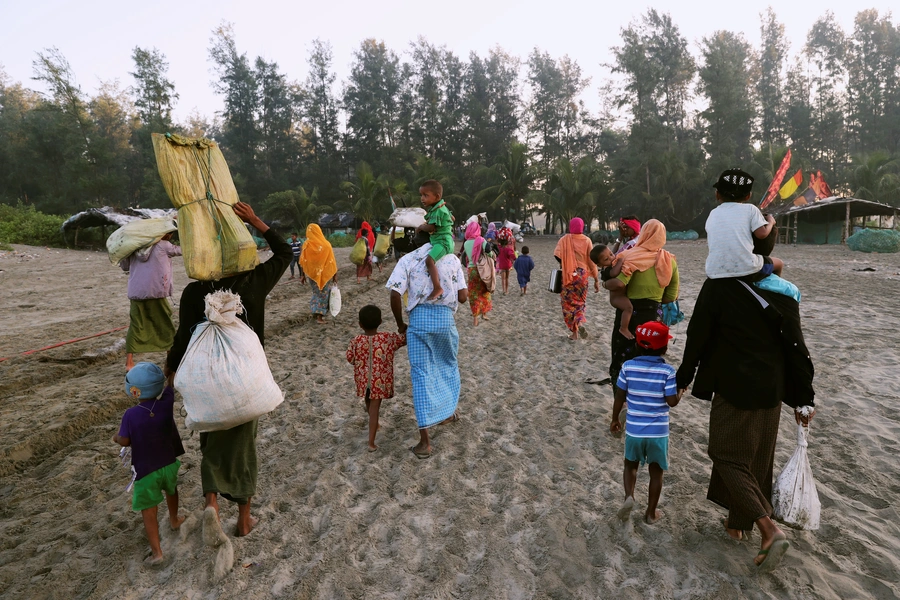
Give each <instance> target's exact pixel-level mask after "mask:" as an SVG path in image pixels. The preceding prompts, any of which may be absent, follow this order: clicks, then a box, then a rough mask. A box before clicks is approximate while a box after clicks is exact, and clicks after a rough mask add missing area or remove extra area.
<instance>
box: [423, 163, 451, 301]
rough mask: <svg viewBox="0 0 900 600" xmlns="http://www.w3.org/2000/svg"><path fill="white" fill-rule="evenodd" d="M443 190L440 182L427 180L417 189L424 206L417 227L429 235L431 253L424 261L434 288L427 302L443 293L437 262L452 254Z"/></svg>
mask: <svg viewBox="0 0 900 600" xmlns="http://www.w3.org/2000/svg"><path fill="white" fill-rule="evenodd" d="M443 195H444V188H443V186H442V185H441V184H440V182H438V181H435V180H434V179H429V180H428V181H426V182H425V183H423V184H422V187H420V188H419V199H420V200H421V201H422V204H423V205H424V206H425V211H426V212H425V223H424V224H422V225H419V227H418V228H417V230H418V231H424V232H425V233H429V234H431V240H430V241H431V252H429V253H428V258H426V259H425V266H427V267H428V276H429V277H431V285H432V286H434V289H433V290H432V292H431V294H430V295H429V296H428V300H434V299H435V298H438V297H440V296H441V294H443V293H444V290H443V288H441V280H440V277H438V269H437V261H439V260H441V259H442V258H444V257H445V256H447V255H448V254H453V233H452V229H453V215H451V214H450V209H448V208H447V205H446V203H445V202H444V200H443V199H442V196H443Z"/></svg>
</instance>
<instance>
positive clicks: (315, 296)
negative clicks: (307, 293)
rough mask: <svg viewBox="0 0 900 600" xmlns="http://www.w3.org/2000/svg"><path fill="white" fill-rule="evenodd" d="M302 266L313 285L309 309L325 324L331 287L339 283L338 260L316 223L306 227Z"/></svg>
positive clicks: (301, 259) (320, 323)
mask: <svg viewBox="0 0 900 600" xmlns="http://www.w3.org/2000/svg"><path fill="white" fill-rule="evenodd" d="M300 266H301V267H303V271H304V273H306V275H307V277H309V281H310V285H311V286H312V297H311V298H310V299H309V309H310V311H312V314H314V315H316V323H318V324H319V325H324V324H325V323H326V321H325V315H327V314H328V300H329V296H330V295H331V288H332V287H334V285H335V284H336V283H337V261H336V260H335V258H334V249H333V248H332V247H331V242H329V241H328V240H327V239H326V238H325V235H324V234H323V233H322V228H321V227H319V226H318V225H316V224H315V223H312V224H310V225H309V226H308V227H307V228H306V243H305V244H303V251H302V252H301V253H300Z"/></svg>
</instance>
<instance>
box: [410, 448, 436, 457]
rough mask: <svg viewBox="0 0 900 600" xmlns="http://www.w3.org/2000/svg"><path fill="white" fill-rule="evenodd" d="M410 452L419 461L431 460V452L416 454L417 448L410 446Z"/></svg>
mask: <svg viewBox="0 0 900 600" xmlns="http://www.w3.org/2000/svg"><path fill="white" fill-rule="evenodd" d="M409 451H410V452H412V453H413V454H415V455H416V458H418V459H419V460H424V459H426V458H431V452H416V447H415V446H410V447H409Z"/></svg>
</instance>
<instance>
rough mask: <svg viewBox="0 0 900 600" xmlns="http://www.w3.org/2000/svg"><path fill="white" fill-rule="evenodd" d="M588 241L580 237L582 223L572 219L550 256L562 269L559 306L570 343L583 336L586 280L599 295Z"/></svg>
mask: <svg viewBox="0 0 900 600" xmlns="http://www.w3.org/2000/svg"><path fill="white" fill-rule="evenodd" d="M592 247H593V245H592V244H591V238H589V237H588V236H586V235H584V221H583V220H582V219H581V218H579V217H575V218H573V219H572V220H571V221H569V233H567V234H566V235H564V236H562V237H561V238H560V239H559V243H557V244H556V250H555V251H554V252H553V256H554V257H555V258H556V260H558V261H559V264H560V265H561V266H560V268H561V269H562V280H563V282H562V283H563V285H562V292H561V293H560V295H559V298H560V301H561V303H562V311H563V320H564V321H565V323H566V327H568V328H569V331H571V332H572V333H571V334H570V335H569V339H570V340H577V339H578V334H579V333H581V336H582V337H584V336H585V331H584V324H585V323H586V322H587V318H586V317H585V316H584V308H585V305H586V304H587V292H588V277H593V278H594V291H595V292H599V291H600V280H599V279H598V275H597V265H595V264H594V263H593V261H591V256H590V255H591V248H592Z"/></svg>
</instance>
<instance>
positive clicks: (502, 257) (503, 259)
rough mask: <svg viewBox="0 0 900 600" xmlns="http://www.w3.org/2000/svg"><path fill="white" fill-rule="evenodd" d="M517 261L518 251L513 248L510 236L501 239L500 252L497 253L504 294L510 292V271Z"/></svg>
mask: <svg viewBox="0 0 900 600" xmlns="http://www.w3.org/2000/svg"><path fill="white" fill-rule="evenodd" d="M515 261H516V251H515V250H513V249H512V246H511V245H510V243H509V239H508V238H502V239H501V240H500V252H499V253H498V254H497V270H498V271H500V281H501V283H502V284H503V295H504V296H505V295H506V294H508V293H509V271H510V269H512V268H513V263H514V262H515Z"/></svg>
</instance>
